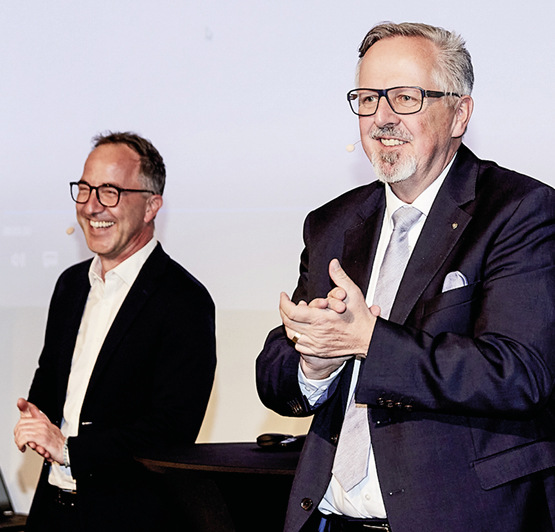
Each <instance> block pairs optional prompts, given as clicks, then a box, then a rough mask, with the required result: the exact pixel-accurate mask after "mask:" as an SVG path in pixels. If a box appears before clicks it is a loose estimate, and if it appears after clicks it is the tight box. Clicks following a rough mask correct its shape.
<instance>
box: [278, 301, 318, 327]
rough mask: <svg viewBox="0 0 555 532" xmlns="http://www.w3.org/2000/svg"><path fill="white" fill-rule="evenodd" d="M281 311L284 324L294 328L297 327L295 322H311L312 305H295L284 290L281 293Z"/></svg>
mask: <svg viewBox="0 0 555 532" xmlns="http://www.w3.org/2000/svg"><path fill="white" fill-rule="evenodd" d="M279 313H280V315H281V319H282V321H283V324H284V325H285V326H287V327H290V328H292V329H295V324H305V323H310V316H311V313H310V307H309V306H307V305H295V303H293V302H292V301H291V299H290V298H289V296H288V295H287V294H286V293H285V292H282V293H281V295H280V299H279Z"/></svg>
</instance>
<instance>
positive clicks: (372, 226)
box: [341, 185, 385, 296]
mask: <svg viewBox="0 0 555 532" xmlns="http://www.w3.org/2000/svg"><path fill="white" fill-rule="evenodd" d="M384 211H385V191H384V187H383V186H381V185H378V188H376V190H375V191H374V192H373V193H372V194H371V195H370V196H369V198H368V199H367V200H366V201H365V202H364V204H363V205H362V206H361V208H360V211H359V216H360V218H359V221H358V223H356V224H355V225H353V226H351V227H350V228H349V229H347V230H346V231H345V239H344V246H343V254H342V259H341V265H342V267H343V269H344V270H345V271H346V272H347V275H349V277H350V278H351V279H352V280H353V281H354V282H355V283H356V284H357V286H358V287H359V288H360V289H361V291H362V293H363V294H364V295H365V296H366V292H367V291H368V284H369V281H370V274H371V272H372V264H373V263H374V257H375V255H376V248H377V246H378V240H379V238H380V232H381V227H382V221H383V215H384Z"/></svg>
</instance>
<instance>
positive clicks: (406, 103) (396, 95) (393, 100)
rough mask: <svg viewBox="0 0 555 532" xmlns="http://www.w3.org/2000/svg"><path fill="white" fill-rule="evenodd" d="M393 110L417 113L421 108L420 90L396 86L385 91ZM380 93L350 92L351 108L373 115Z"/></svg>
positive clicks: (359, 112) (401, 112)
mask: <svg viewBox="0 0 555 532" xmlns="http://www.w3.org/2000/svg"><path fill="white" fill-rule="evenodd" d="M385 94H386V97H387V101H388V102H389V105H391V108H392V109H393V111H395V112H396V113H399V114H411V113H417V112H418V111H420V109H421V108H422V92H421V91H420V89H417V88H414V87H396V88H393V89H388V90H386V91H385ZM379 100H380V93H379V92H377V91H371V90H358V91H352V92H351V93H350V97H349V102H350V103H351V106H352V107H353V110H354V111H355V112H356V113H358V114H361V115H373V114H374V113H375V112H376V110H377V109H378V102H379Z"/></svg>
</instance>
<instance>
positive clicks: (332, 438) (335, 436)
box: [330, 434, 339, 445]
mask: <svg viewBox="0 0 555 532" xmlns="http://www.w3.org/2000/svg"><path fill="white" fill-rule="evenodd" d="M338 441H339V434H334V435H333V436H332V437H331V438H330V442H331V443H333V444H334V445H337V442H338Z"/></svg>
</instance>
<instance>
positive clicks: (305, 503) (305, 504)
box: [301, 498, 314, 512]
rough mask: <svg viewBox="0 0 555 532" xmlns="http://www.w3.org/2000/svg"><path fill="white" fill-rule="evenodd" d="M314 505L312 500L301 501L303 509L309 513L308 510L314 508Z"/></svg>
mask: <svg viewBox="0 0 555 532" xmlns="http://www.w3.org/2000/svg"><path fill="white" fill-rule="evenodd" d="M313 504H314V503H313V502H312V499H308V498H306V499H303V500H302V501H301V508H302V509H303V510H306V511H307V512H308V510H310V509H311V508H312V506H313Z"/></svg>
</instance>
